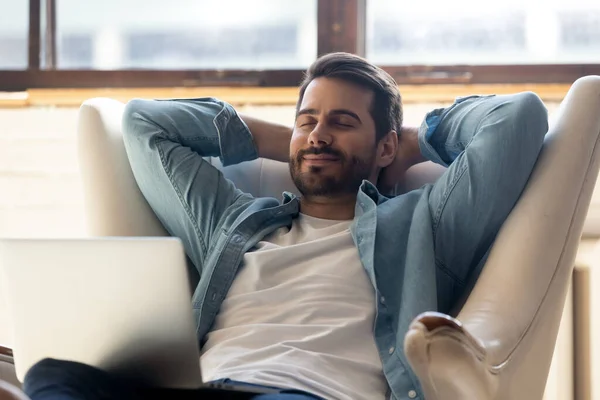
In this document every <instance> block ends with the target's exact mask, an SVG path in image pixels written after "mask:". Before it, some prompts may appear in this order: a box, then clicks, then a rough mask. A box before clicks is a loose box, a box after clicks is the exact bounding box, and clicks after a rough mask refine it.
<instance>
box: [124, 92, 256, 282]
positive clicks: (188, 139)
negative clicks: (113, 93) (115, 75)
mask: <svg viewBox="0 0 600 400" xmlns="http://www.w3.org/2000/svg"><path fill="white" fill-rule="evenodd" d="M122 128H123V139H124V142H125V148H126V150H127V155H128V158H129V161H130V164H131V167H132V171H133V174H134V177H135V179H136V182H137V184H138V186H139V188H140V190H141V192H142V194H143V195H144V197H145V198H146V200H147V201H148V203H149V205H150V206H151V208H152V209H153V211H154V212H155V214H156V215H157V217H158V219H159V220H160V221H161V223H162V224H163V226H164V227H165V228H166V230H167V231H168V232H169V233H170V234H171V235H173V236H176V237H178V238H180V239H181V240H182V242H183V244H184V247H185V249H186V253H187V254H188V256H189V257H190V259H191V260H192V262H193V263H194V265H195V266H196V268H197V269H198V272H201V270H202V265H203V260H204V257H205V255H206V252H207V249H208V248H209V246H210V244H211V243H212V237H213V233H214V232H218V231H219V228H220V227H221V226H222V224H223V221H224V219H225V218H224V217H226V216H227V215H230V214H231V212H232V210H237V211H240V210H243V209H244V208H245V207H246V206H247V205H248V204H249V203H250V202H251V201H252V197H251V196H250V195H248V194H245V193H242V192H241V191H239V190H238V189H237V188H235V186H234V185H233V184H232V183H231V182H230V181H228V180H227V179H225V178H224V177H223V174H222V173H221V172H220V171H218V170H217V169H216V168H215V167H213V166H212V165H211V164H210V163H208V162H206V161H205V160H204V158H203V157H209V156H211V157H220V158H221V160H222V162H223V164H224V165H231V164H236V163H239V162H242V161H247V160H252V159H254V158H256V157H257V156H258V153H257V150H256V147H255V144H254V141H253V139H252V136H251V134H250V131H249V130H248V128H247V126H246V125H245V124H244V122H242V120H241V119H240V118H239V116H238V115H237V113H236V112H235V110H234V109H233V108H232V107H231V106H230V105H229V104H227V103H224V102H221V101H218V100H216V99H210V98H202V99H182V100H133V101H131V102H129V103H128V104H127V106H126V107H125V110H124V113H123V121H122Z"/></svg>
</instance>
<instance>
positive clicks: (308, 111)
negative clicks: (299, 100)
mask: <svg viewBox="0 0 600 400" xmlns="http://www.w3.org/2000/svg"><path fill="white" fill-rule="evenodd" d="M317 114H319V111H317V110H316V109H314V108H303V109H302V110H300V111H298V115H297V116H296V117H299V116H301V115H317ZM329 115H347V116H349V117H352V118H354V119H355V120H357V121H358V122H359V123H361V124H362V121H361V120H360V118H359V116H358V115H357V114H356V113H355V112H352V111H350V110H346V109H344V108H338V109H335V110H331V111H330V112H329Z"/></svg>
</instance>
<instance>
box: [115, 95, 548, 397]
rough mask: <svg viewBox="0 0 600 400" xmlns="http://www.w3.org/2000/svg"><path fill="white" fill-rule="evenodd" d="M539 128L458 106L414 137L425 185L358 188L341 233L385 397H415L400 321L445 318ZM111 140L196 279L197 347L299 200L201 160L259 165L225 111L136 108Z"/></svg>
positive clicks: (467, 104) (482, 101)
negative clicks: (359, 285) (120, 143)
mask: <svg viewBox="0 0 600 400" xmlns="http://www.w3.org/2000/svg"><path fill="white" fill-rule="evenodd" d="M546 131H547V115H546V110H545V108H544V106H543V104H542V103H541V101H540V100H539V98H538V97H537V96H535V95H534V94H532V93H521V94H517V95H512V96H486V97H479V96H471V97H468V98H463V99H459V100H457V101H456V102H455V103H454V104H453V105H452V106H451V107H449V108H445V109H437V110H434V111H432V112H430V113H429V114H428V115H427V117H426V118H425V120H424V122H423V124H422V125H421V127H420V129H419V144H420V148H421V151H422V153H423V155H424V156H425V157H426V158H428V159H429V160H432V161H434V162H437V163H439V164H442V165H444V166H449V168H448V170H447V171H446V173H445V174H444V175H443V176H442V177H441V178H440V179H439V180H438V181H437V182H436V183H435V184H433V185H426V186H424V187H422V188H420V189H418V190H414V191H411V192H409V193H406V194H402V195H400V196H397V197H393V198H387V197H384V196H382V195H381V194H380V193H379V192H378V190H377V188H376V187H375V186H374V185H373V184H372V183H370V182H368V181H364V182H363V183H362V185H361V186H360V189H359V190H358V194H357V200H356V209H355V218H354V222H353V224H352V226H351V232H352V237H353V239H354V243H355V244H356V247H357V249H358V252H359V255H360V260H361V262H362V265H363V267H364V269H365V272H366V273H367V275H368V277H369V278H370V280H371V283H372V284H373V288H374V289H375V293H376V296H377V297H376V299H377V300H376V316H375V322H374V327H373V335H374V337H375V341H376V345H377V348H378V351H379V355H380V358H381V362H382V364H383V371H384V374H385V377H386V379H387V382H388V385H389V388H390V393H389V396H390V398H392V399H409V398H411V399H412V398H419V399H422V398H423V396H422V391H421V388H420V384H419V381H418V379H417V377H416V376H415V375H414V373H413V372H412V370H411V368H410V367H409V364H408V362H407V359H406V357H405V354H404V351H403V342H404V336H405V333H406V332H407V329H408V327H409V324H410V323H411V321H412V320H413V319H414V318H415V317H416V316H417V315H418V314H420V313H421V312H424V311H431V310H438V311H441V312H446V313H448V312H450V309H451V307H452V306H453V305H454V304H455V303H456V301H457V299H458V298H459V296H460V295H461V294H462V293H463V292H464V290H465V287H466V282H467V280H468V279H469V278H471V275H472V271H474V270H476V269H477V267H478V266H479V265H481V264H482V260H484V258H485V255H486V253H487V251H488V249H489V247H490V245H491V244H492V242H493V240H494V237H495V235H496V233H497V232H498V229H499V228H500V226H501V224H502V222H503V221H504V219H505V218H506V216H507V215H508V213H509V212H510V210H511V209H512V207H513V205H514V204H515V202H516V201H517V199H518V197H519V195H520V193H521V191H522V189H523V187H524V185H525V183H526V181H527V178H528V176H529V173H530V171H531V169H532V167H533V165H534V163H535V160H536V158H537V155H538V152H539V150H540V149H541V145H542V142H543V137H544V135H545V133H546ZM123 133H124V139H125V145H126V149H127V152H128V156H129V159H130V162H131V165H132V169H133V172H134V175H135V178H136V180H137V182H138V185H139V187H140V189H141V190H142V192H143V194H144V196H145V197H146V199H147V200H148V202H149V204H150V205H151V207H152V208H153V209H154V211H155V212H156V214H157V216H158V217H159V219H160V220H161V222H162V223H163V224H164V226H165V227H166V229H167V230H168V231H169V232H170V233H171V234H172V235H174V236H177V237H179V238H181V239H182V241H183V243H184V246H185V248H186V252H187V254H188V256H189V257H190V258H191V260H192V261H193V263H194V265H195V267H196V268H197V270H198V275H199V283H198V285H197V287H196V289H195V292H194V294H193V308H194V312H195V317H196V318H197V335H198V339H199V341H200V343H202V341H203V339H204V337H205V336H206V334H207V333H208V332H209V331H210V329H211V326H212V325H213V323H214V321H215V316H216V315H217V313H218V312H219V308H220V306H221V303H222V301H223V300H224V299H225V296H226V295H227V292H228V290H229V287H230V285H231V283H232V282H233V280H234V279H235V277H236V272H237V270H238V267H239V266H240V264H241V262H242V259H243V255H244V253H245V252H246V251H248V250H249V249H251V248H252V247H253V246H255V245H256V244H257V242H258V241H260V240H261V239H262V238H263V237H265V236H266V235H267V234H268V233H270V232H273V231H274V230H276V229H277V228H279V227H282V226H286V225H287V226H289V225H290V224H291V222H292V219H293V218H296V217H297V216H298V213H299V206H300V203H299V199H298V198H297V197H296V196H295V195H293V194H291V193H284V194H283V199H282V200H281V201H280V200H277V199H274V198H254V197H252V196H251V195H249V194H246V193H242V192H241V191H240V190H238V189H237V188H235V187H234V186H233V184H232V183H231V182H230V181H228V180H226V179H225V178H224V177H223V175H222V174H221V173H220V172H219V171H218V170H217V169H215V168H214V167H213V166H212V165H210V164H209V163H208V162H206V161H205V160H204V159H203V158H202V157H200V156H203V157H206V156H218V157H221V160H222V162H223V164H224V165H231V164H235V163H240V162H243V161H247V160H252V159H254V158H256V157H257V156H258V154H257V150H256V148H255V145H254V142H253V139H252V135H251V133H250V131H249V130H248V128H247V126H246V125H245V124H244V122H243V121H242V120H241V119H240V118H239V117H238V115H237V113H236V112H235V110H234V109H233V107H231V106H230V105H229V104H227V103H225V102H222V101H219V100H217V99H213V98H202V99H183V100H134V101H132V102H130V103H129V104H128V105H127V107H126V110H125V113H124V119H123ZM199 155H200V156H199ZM415 394H416V397H415Z"/></svg>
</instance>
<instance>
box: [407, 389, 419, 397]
mask: <svg viewBox="0 0 600 400" xmlns="http://www.w3.org/2000/svg"><path fill="white" fill-rule="evenodd" d="M408 397H410V398H411V399H414V398H415V397H417V392H415V391H414V390H409V391H408Z"/></svg>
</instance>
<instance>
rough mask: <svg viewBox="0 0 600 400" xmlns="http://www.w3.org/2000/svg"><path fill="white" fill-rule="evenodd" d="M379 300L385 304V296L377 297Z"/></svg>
mask: <svg viewBox="0 0 600 400" xmlns="http://www.w3.org/2000/svg"><path fill="white" fill-rule="evenodd" d="M379 301H380V302H381V304H385V297H383V296H381V297H380V298H379Z"/></svg>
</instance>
